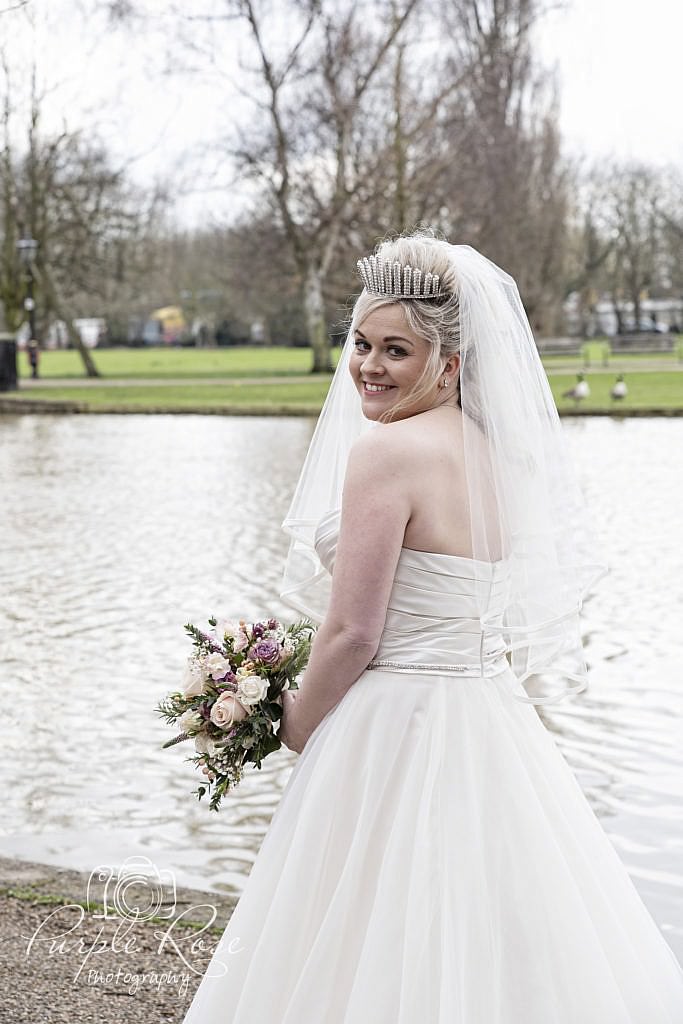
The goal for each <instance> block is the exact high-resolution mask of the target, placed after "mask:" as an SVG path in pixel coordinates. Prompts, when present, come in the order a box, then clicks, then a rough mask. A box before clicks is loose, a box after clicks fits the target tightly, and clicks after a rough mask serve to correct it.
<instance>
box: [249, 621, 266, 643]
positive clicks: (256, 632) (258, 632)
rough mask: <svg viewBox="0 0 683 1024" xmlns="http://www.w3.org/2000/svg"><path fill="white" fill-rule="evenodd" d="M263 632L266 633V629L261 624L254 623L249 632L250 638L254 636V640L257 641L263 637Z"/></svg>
mask: <svg viewBox="0 0 683 1024" xmlns="http://www.w3.org/2000/svg"><path fill="white" fill-rule="evenodd" d="M265 631H266V627H265V625H264V623H263V622H255V623H254V626H253V629H252V631H251V632H252V636H255V637H256V639H258V638H259V637H262V636H263V634H264V633H265Z"/></svg>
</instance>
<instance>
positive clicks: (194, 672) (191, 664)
mask: <svg viewBox="0 0 683 1024" xmlns="http://www.w3.org/2000/svg"><path fill="white" fill-rule="evenodd" d="M203 690H204V671H203V669H202V665H201V662H200V661H198V659H197V658H195V657H194V656H192V657H191V658H188V659H187V665H186V666H185V674H184V676H183V695H184V696H185V697H198V696H199V694H200V693H202V692H203Z"/></svg>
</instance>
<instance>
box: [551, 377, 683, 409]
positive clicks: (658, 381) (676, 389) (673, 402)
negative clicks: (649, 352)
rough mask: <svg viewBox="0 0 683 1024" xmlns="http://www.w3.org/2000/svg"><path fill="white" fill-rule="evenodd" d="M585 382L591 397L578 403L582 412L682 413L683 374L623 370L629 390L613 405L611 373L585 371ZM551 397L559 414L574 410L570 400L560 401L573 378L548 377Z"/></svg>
mask: <svg viewBox="0 0 683 1024" xmlns="http://www.w3.org/2000/svg"><path fill="white" fill-rule="evenodd" d="M585 377H586V380H587V382H588V385H589V387H590V391H591V393H590V396H589V397H588V398H586V399H584V400H583V401H582V402H581V403H580V408H581V410H582V411H587V410H589V409H595V410H597V411H602V410H604V409H614V410H615V411H620V410H621V411H628V410H629V409H669V410H683V373H682V372H680V371H678V372H677V371H675V370H671V371H668V372H661V371H653V372H641V373H639V372H638V371H637V370H636V371H634V372H627V371H624V380H625V381H626V386H627V387H628V395H627V396H626V398H623V399H621V400H620V401H618V402H615V401H614V400H613V399H611V398H610V394H609V392H610V388H611V387H612V384H613V383H614V381H615V380H616V374H615V373H614V371H612V370H609V371H605V372H602V371H599V370H587V371H586V373H585ZM548 379H549V380H550V387H551V390H552V392H553V397H554V399H555V402H556V404H557V407H558V409H559V410H560V412H563V411H565V410H571V409H574V408H575V403H574V401H573V399H571V398H561V397H560V396H561V393H562V392H563V391H567V390H568V389H569V388H570V387H572V386H573V384H574V378H573V377H571V376H567V375H566V374H562V375H560V374H553V373H550V374H549V375H548Z"/></svg>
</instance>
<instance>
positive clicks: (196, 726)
mask: <svg viewBox="0 0 683 1024" xmlns="http://www.w3.org/2000/svg"><path fill="white" fill-rule="evenodd" d="M178 725H179V726H180V728H181V729H182V730H183V732H186V733H187V734H188V736H191V735H192V734H193V733H196V732H199V730H200V729H202V728H203V727H204V719H203V718H202V716H201V715H199V714H197V712H196V711H193V710H192V708H190V709H189V710H188V711H185V712H184V713H183V714H182V715H181V716H180V718H179V719H178Z"/></svg>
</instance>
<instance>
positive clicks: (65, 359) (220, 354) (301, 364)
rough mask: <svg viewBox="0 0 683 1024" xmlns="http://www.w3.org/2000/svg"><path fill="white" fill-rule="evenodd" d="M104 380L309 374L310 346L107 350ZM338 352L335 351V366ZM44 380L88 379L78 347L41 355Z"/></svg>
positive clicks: (99, 361)
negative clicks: (118, 378) (52, 378)
mask: <svg viewBox="0 0 683 1024" xmlns="http://www.w3.org/2000/svg"><path fill="white" fill-rule="evenodd" d="M92 356H93V359H94V360H95V365H96V366H97V368H98V370H99V371H100V373H101V374H102V376H103V377H129V378H131V379H134V378H145V377H151V378H154V377H177V378H178V379H180V380H182V378H183V377H208V378H211V377H258V376H261V375H262V374H268V375H272V376H287V375H295V376H298V375H299V374H306V373H308V372H309V371H310V368H311V361H312V356H311V351H310V349H307V348H279V347H268V348H254V347H253V346H235V347H234V348H232V347H231V348H198V349H196V348H167V349H166V348H128V349H127V348H120V349H119V348H109V349H107V348H103V349H97V350H95V351H94V352H93V353H92ZM338 356H339V349H334V351H333V359H334V363H335V365H336V361H337V358H338ZM17 362H18V364H19V374H20V376H22V377H29V376H30V368H29V366H28V361H27V359H26V354H25V353H24V352H20V353H19V354H18V356H17ZM39 373H40V376H41V377H64V378H66V379H68V378H70V377H84V376H85V372H84V370H83V361H82V360H81V358H80V356H79V354H78V352H76V351H74V350H73V349H66V350H59V351H52V350H48V351H46V352H41V354H40V366H39Z"/></svg>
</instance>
